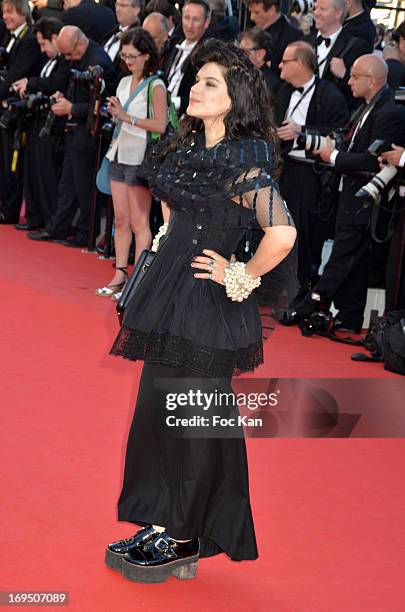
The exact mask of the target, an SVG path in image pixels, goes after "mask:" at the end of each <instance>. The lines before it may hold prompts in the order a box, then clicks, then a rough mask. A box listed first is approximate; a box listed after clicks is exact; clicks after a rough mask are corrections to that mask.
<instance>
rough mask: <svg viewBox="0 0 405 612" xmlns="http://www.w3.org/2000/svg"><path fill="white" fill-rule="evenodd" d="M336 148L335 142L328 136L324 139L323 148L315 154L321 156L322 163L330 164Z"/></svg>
mask: <svg viewBox="0 0 405 612" xmlns="http://www.w3.org/2000/svg"><path fill="white" fill-rule="evenodd" d="M335 148H336V147H335V141H334V140H332V138H331V137H330V136H326V137H325V138H323V139H322V142H321V146H320V147H319V148H318V149H315V150H314V153H315V155H319V157H320V158H321V159H322V161H324V162H325V163H327V164H328V163H329V162H330V156H331V155H332V153H333V151H334V150H335Z"/></svg>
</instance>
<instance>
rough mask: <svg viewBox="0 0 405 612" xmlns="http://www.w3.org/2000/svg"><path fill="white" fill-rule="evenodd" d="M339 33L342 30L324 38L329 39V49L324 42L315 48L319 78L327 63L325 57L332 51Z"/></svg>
mask: <svg viewBox="0 0 405 612" xmlns="http://www.w3.org/2000/svg"><path fill="white" fill-rule="evenodd" d="M341 31H342V28H339V29H338V30H337V32H335V33H334V34H331V35H330V36H326V37H325V38H330V45H329V47H327V46H326V45H325V42H324V41H322V42H321V44H320V45H318V46H317V47H316V57H317V60H318V71H319V76H320V77H321V78H322V76H323V73H324V70H325V66H326V64H327V62H328V60H327V57H328V55H329V52H330V50H331V49H332V47H333V45H334V44H335V42H336V39H337V37H338V36H339V34H340V32H341ZM318 34H321V32H318Z"/></svg>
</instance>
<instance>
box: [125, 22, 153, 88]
mask: <svg viewBox="0 0 405 612" xmlns="http://www.w3.org/2000/svg"><path fill="white" fill-rule="evenodd" d="M123 45H132V46H133V47H135V49H136V50H137V51H139V53H149V59H148V61H147V62H146V63H145V66H144V69H143V74H142V76H143V77H147V76H149V75H151V74H155V72H156V71H157V69H158V67H159V52H158V50H157V48H156V45H155V41H154V40H153V38H152V36H151V35H150V34H149V32H147V31H146V30H144V29H143V28H139V27H137V28H131V29H130V30H127V31H126V32H124V34H123V35H122V36H121V46H120V49H122V47H123Z"/></svg>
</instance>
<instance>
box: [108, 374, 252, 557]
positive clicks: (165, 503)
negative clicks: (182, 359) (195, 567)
mask: <svg viewBox="0 0 405 612" xmlns="http://www.w3.org/2000/svg"><path fill="white" fill-rule="evenodd" d="M197 377H198V388H200V389H201V387H202V391H207V390H208V391H212V389H213V386H214V387H215V388H216V389H218V388H219V390H220V391H222V392H227V393H232V389H231V387H230V380H229V379H228V380H225V379H209V378H204V377H202V376H201V375H197V374H195V373H194V372H192V371H191V370H189V369H186V368H176V367H170V366H165V365H162V364H160V363H145V364H144V366H143V370H142V376H141V381H140V386H139V392H138V398H137V403H136V407H135V414H134V417H133V420H132V425H131V429H130V432H129V437H128V444H127V450H126V458H125V471H124V481H123V487H122V491H121V495H120V498H119V501H118V519H119V520H120V521H127V522H130V523H135V524H137V525H145V524H155V525H161V526H164V527H165V529H166V532H167V533H168V534H169V536H170V537H172V538H174V539H176V540H188V539H192V538H196V537H198V538H199V540H200V557H209V556H212V555H216V554H219V553H226V554H227V555H228V556H229V557H230V558H231V559H233V560H235V561H242V560H245V559H256V558H257V557H258V552H257V547H256V538H255V532H254V526H253V519H252V512H251V507H250V500H249V483H248V469H247V458H246V447H245V439H244V437H243V430H242V429H240V432H241V433H240V435H239V436H238V437H235V428H234V427H232V428H228V430H227V429H226V428H222V429H221V431H220V432H219V433H216V432H215V433H213V431H212V428H209V427H208V428H206V430H205V431H202V429H201V428H197V429H195V430H194V432H195V434H194V433H192V432H193V429H192V428H189V427H184V428H183V427H182V426H180V427H179V428H175V430H174V432H172V431H171V428H169V427H167V424H166V418H167V417H168V415H169V414H170V415H173V416H181V417H184V416H185V415H186V414H187V410H188V408H190V406H189V407H188V408H187V406H186V407H185V408H184V407H183V408H180V411H181V412H179V410H173V411H172V412H169V411H168V409H167V405H166V397H167V389H168V387H165V384H163V386H162V383H161V381H162V379H170V385H171V387H170V391H173V385H174V387H177V389H179V390H180V391H183V390H184V389H185V388H186V387H187V385H188V384H189V382H188V379H194V381H195V380H196V378H197ZM186 379H187V380H186ZM194 386H195V385H194ZM194 386H193V388H194ZM193 410H194V411H193V414H196V409H193ZM210 410H211V414H213V413H214V412H215V413H216V414H220V413H221V412H222V416H227V417H229V416H235V414H238V412H237V407H233V408H229V407H228V408H225V407H224V408H218V406H216V407H215V409H210ZM197 411H199V412H198V413H199V414H203V411H202V410H201V409H200V408H198V409H197ZM189 414H191V412H189ZM204 414H205V415H206V416H207V415H208V414H209V412H208V410H207V411H205V412H204ZM208 418H209V417H208ZM197 430H198V431H197ZM190 435H196V436H198V437H189V436H190ZM213 435H215V436H219V437H212V436H213ZM236 435H238V434H236Z"/></svg>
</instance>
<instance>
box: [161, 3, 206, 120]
mask: <svg viewBox="0 0 405 612" xmlns="http://www.w3.org/2000/svg"><path fill="white" fill-rule="evenodd" d="M210 18H211V9H210V6H209V4H208V2H206V0H186V2H185V3H184V6H183V11H182V26H183V32H184V36H185V38H184V40H183V42H182V43H180V44H179V45H176V46H175V47H174V48H173V49H172V50H171V52H170V53H169V54H168V57H167V61H166V64H165V75H166V79H167V82H168V91H169V93H170V94H171V97H172V100H173V103H174V106H175V108H176V110H177V112H178V114H179V115H182V114H183V113H184V112H185V110H186V108H187V106H188V99H189V95H190V89H191V87H192V86H193V85H194V82H195V76H196V71H195V68H194V66H193V65H192V63H191V52H192V51H193V49H194V48H195V47H196V46H197V45H198V43H199V42H200V40H202V38H203V36H204V34H205V31H206V29H207V28H208V26H209V24H210Z"/></svg>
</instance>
